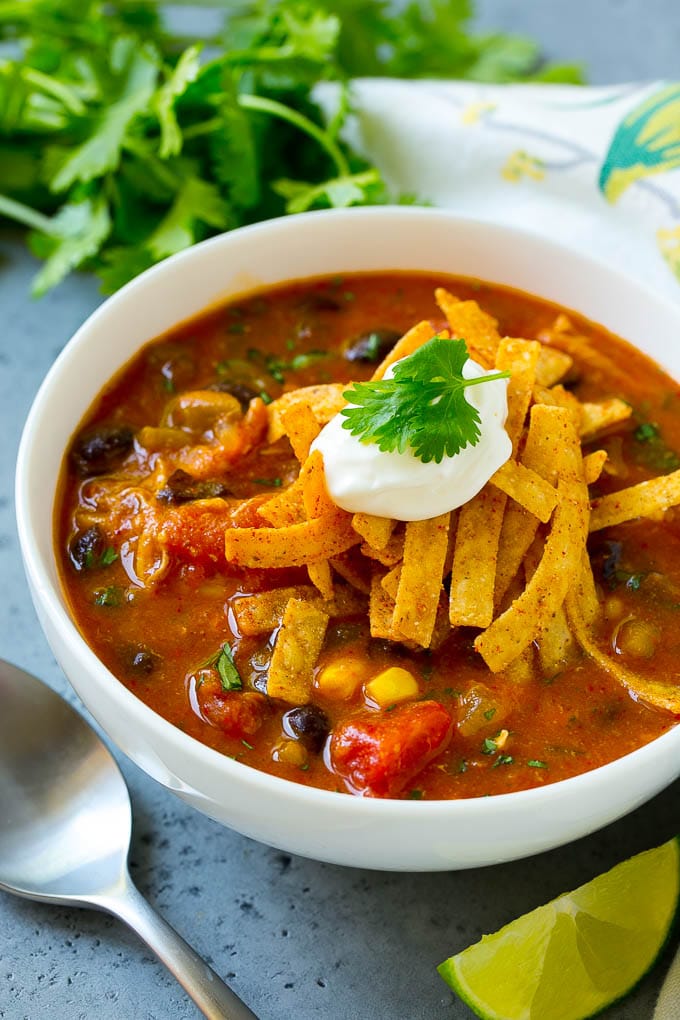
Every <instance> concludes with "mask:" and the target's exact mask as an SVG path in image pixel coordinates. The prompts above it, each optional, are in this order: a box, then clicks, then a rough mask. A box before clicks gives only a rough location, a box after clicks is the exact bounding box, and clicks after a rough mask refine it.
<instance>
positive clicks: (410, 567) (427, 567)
mask: <svg viewBox="0 0 680 1020" xmlns="http://www.w3.org/2000/svg"><path fill="white" fill-rule="evenodd" d="M449 523H450V514H448V513H445V514H440V515H439V516H438V517H432V518H430V519H429V520H426V521H410V522H409V523H408V524H407V525H406V538H405V541H404V563H403V566H402V568H401V575H400V578H399V587H398V589H397V597H396V600H395V606H394V617H393V626H394V628H395V629H396V630H398V631H399V633H400V634H403V635H404V637H405V638H407V639H410V640H411V641H416V642H417V643H418V644H419V645H421V647H423V648H427V647H428V646H429V644H430V639H431V637H432V631H433V629H434V622H435V618H436V615H437V607H438V605H439V595H440V592H441V590H442V575H443V571H444V560H445V558H446V550H447V548H448V535H449Z"/></svg>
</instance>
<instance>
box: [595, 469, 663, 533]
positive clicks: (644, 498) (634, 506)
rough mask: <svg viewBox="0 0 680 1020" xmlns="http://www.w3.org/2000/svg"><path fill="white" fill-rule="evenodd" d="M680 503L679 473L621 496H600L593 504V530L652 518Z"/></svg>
mask: <svg viewBox="0 0 680 1020" xmlns="http://www.w3.org/2000/svg"><path fill="white" fill-rule="evenodd" d="M679 503H680V471H673V472H672V473H671V474H669V475H660V476H659V477H658V478H651V479H650V480H649V481H648V482H640V483H639V484H638V485H631V486H630V487H629V488H627V489H620V490H619V491H618V492H610V493H609V494H608V495H606V496H600V497H599V498H598V499H594V500H593V501H592V503H591V513H590V530H591V531H599V530H600V529H601V528H609V527H611V526H612V525H613V524H622V523H623V522H624V521H633V520H635V518H636V517H650V516H651V515H652V514H656V513H660V512H662V511H664V510H668V508H669V507H672V506H677V505H678V504H679Z"/></svg>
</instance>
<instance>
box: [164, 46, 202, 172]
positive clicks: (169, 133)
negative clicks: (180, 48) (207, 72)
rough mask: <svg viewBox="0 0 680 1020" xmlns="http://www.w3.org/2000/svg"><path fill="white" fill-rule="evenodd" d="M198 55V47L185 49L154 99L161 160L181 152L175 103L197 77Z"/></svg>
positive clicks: (199, 48)
mask: <svg viewBox="0 0 680 1020" xmlns="http://www.w3.org/2000/svg"><path fill="white" fill-rule="evenodd" d="M200 53H201V47H200V46H190V47H189V48H188V49H186V50H185V51H184V53H182V54H181V55H180V58H179V60H178V61H177V63H176V64H175V67H174V68H173V70H172V71H171V72H170V74H169V75H168V77H167V79H166V81H165V82H164V84H163V85H161V87H160V88H159V90H158V92H157V93H156V95H155V97H154V101H153V105H154V108H155V110H156V113H157V116H158V123H159V124H160V129H161V144H160V149H159V155H160V157H161V159H167V158H168V156H176V155H177V154H178V153H180V152H181V151H182V143H183V138H182V131H181V129H180V126H179V124H178V123H177V117H176V115H175V102H176V101H177V99H178V98H179V96H181V95H183V94H184V92H186V90H187V87H188V86H189V84H190V83H191V82H192V81H195V79H196V78H197V77H198V73H199V70H200V63H199V56H200Z"/></svg>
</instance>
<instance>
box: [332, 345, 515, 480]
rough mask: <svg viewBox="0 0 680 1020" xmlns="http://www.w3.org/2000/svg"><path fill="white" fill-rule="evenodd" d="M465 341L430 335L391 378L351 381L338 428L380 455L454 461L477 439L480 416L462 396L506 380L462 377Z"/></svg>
mask: <svg viewBox="0 0 680 1020" xmlns="http://www.w3.org/2000/svg"><path fill="white" fill-rule="evenodd" d="M468 357H469V355H468V350H467V346H466V344H465V341H464V340H442V339H441V338H440V337H436V336H435V337H433V338H432V339H431V340H428V342H427V343H426V344H423V346H422V347H420V348H419V349H418V350H417V351H415V352H414V353H413V354H411V355H410V356H409V357H408V358H404V359H403V360H402V361H399V362H397V363H396V364H395V366H394V375H393V377H392V378H391V379H380V380H378V381H377V382H367V383H354V384H353V386H352V387H351V389H349V390H346V391H345V393H344V396H345V397H346V398H347V400H348V401H349V402H350V406H348V407H345V408H343V410H342V411H341V412H340V413H341V414H342V415H343V416H344V417H345V418H346V419H347V420H346V421H344V422H343V424H342V427H343V428H345V429H348V431H349V432H351V433H352V435H354V436H357V437H359V439H360V440H361V442H363V443H375V444H376V445H377V447H378V449H379V450H382V451H383V452H392V451H397V452H398V453H404V452H405V451H406V450H407V449H410V450H411V451H412V452H413V454H414V455H415V456H416V457H418V458H419V460H422V461H423V463H425V464H427V463H429V462H430V461H435V463H437V464H439V463H440V462H441V461H442V459H443V458H444V457H445V456H446V457H455V455H456V454H457V453H460V451H461V450H462V449H464V448H465V447H466V446H476V445H477V443H478V442H479V439H480V435H481V433H480V430H479V425H480V421H481V420H480V417H479V412H478V411H477V409H476V408H475V407H473V406H472V404H470V403H468V401H467V399H466V397H465V390H466V389H467V388H468V387H469V386H475V385H478V384H480V383H485V382H489V381H491V380H493V379H504V378H507V377H508V375H509V373H508V372H494V373H492V374H490V375H484V376H480V377H474V378H471V379H465V378H464V377H463V368H464V366H465V363H466V362H467V360H468Z"/></svg>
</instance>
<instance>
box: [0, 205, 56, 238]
mask: <svg viewBox="0 0 680 1020" xmlns="http://www.w3.org/2000/svg"><path fill="white" fill-rule="evenodd" d="M0 216H7V217H8V219H10V220H15V221H16V222H17V223H22V224H23V225H24V226H25V227H30V228H31V229H32V230H39V231H41V233H43V234H54V233H55V229H54V223H53V222H52V220H51V219H50V218H49V216H43V214H42V213H40V212H38V210H37V209H31V207H30V206H28V205H24V203H23V202H17V201H15V199H13V198H8V197H7V195H0Z"/></svg>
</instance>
